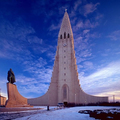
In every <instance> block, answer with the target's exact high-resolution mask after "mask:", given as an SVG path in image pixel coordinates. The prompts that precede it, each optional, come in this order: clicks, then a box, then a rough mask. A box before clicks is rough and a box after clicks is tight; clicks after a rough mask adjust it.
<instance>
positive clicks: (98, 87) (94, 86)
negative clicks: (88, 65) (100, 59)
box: [79, 61, 120, 95]
mask: <svg viewBox="0 0 120 120" xmlns="http://www.w3.org/2000/svg"><path fill="white" fill-rule="evenodd" d="M119 65H120V61H116V62H111V63H109V64H108V65H107V66H106V67H103V68H99V69H98V70H97V71H96V72H94V73H92V74H90V75H88V76H85V74H84V72H82V73H81V74H80V75H79V79H80V81H81V86H82V88H83V90H85V91H86V92H87V93H89V94H94V95H99V94H103V93H106V92H109V93H110V92H112V91H115V90H116V91H118V90H119V84H120V68H119Z"/></svg>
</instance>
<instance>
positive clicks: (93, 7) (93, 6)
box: [83, 3, 100, 16]
mask: <svg viewBox="0 0 120 120" xmlns="http://www.w3.org/2000/svg"><path fill="white" fill-rule="evenodd" d="M99 4H100V3H96V4H93V3H90V4H86V5H85V6H83V10H84V11H83V12H84V13H83V14H84V16H87V15H88V14H90V13H93V12H94V11H95V10H96V9H97V6H98V5H99Z"/></svg>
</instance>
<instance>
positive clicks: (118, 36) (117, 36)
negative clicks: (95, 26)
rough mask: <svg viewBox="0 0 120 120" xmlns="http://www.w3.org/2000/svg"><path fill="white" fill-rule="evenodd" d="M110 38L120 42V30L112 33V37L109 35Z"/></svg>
mask: <svg viewBox="0 0 120 120" xmlns="http://www.w3.org/2000/svg"><path fill="white" fill-rule="evenodd" d="M108 37H109V38H110V39H111V40H120V30H117V31H114V32H112V33H111V34H110V35H108Z"/></svg>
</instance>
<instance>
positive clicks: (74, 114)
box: [15, 106, 120, 120]
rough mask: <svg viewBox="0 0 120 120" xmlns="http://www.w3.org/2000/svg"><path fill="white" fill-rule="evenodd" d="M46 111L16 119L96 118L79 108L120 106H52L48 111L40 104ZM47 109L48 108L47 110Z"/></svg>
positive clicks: (69, 119) (67, 119)
mask: <svg viewBox="0 0 120 120" xmlns="http://www.w3.org/2000/svg"><path fill="white" fill-rule="evenodd" d="M40 107H41V108H44V109H42V110H43V111H44V112H42V113H40V114H34V115H30V116H26V117H22V118H17V119H15V120H96V119H95V118H91V117H89V114H81V113H78V111H79V110H96V109H102V110H103V109H111V108H119V109H120V107H102V106H85V107H71V108H63V109H58V110H55V109H56V107H50V111H47V109H46V108H47V107H42V106H40ZM45 109H46V110H45Z"/></svg>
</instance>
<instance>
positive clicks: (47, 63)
mask: <svg viewBox="0 0 120 120" xmlns="http://www.w3.org/2000/svg"><path fill="white" fill-rule="evenodd" d="M119 5H120V1H119V0H97V1H96V0H92V1H90V0H60V1H59V0H0V88H1V94H2V95H3V96H7V88H6V83H7V72H8V70H9V69H10V68H12V70H13V72H14V74H15V78H16V83H15V84H16V85H17V88H18V90H19V92H20V94H22V95H23V96H24V97H27V98H33V97H39V96H41V95H43V94H44V93H46V91H47V89H48V88H49V84H50V81H51V76H52V70H53V65H54V60H55V53H56V47H57V39H58V33H59V30H60V25H61V22H62V18H63V15H64V11H65V9H67V11H68V14H69V17H70V21H71V26H72V29H73V35H74V45H75V55H76V60H77V66H78V73H79V80H80V84H81V87H82V89H83V90H84V91H85V92H86V93H88V94H91V95H99V96H109V99H110V100H112V96H113V95H115V99H116V101H120V7H119Z"/></svg>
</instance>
